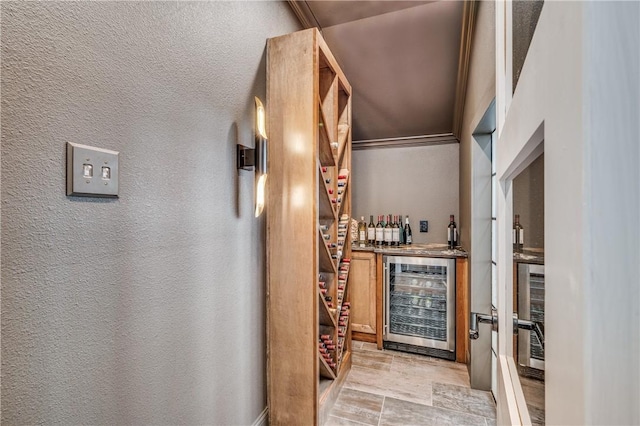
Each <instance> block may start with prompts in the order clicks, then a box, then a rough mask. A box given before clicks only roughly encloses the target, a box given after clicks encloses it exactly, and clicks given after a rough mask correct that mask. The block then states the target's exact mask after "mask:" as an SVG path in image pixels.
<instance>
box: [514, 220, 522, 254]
mask: <svg viewBox="0 0 640 426" xmlns="http://www.w3.org/2000/svg"><path fill="white" fill-rule="evenodd" d="M511 239H512V240H513V251H514V253H522V248H523V247H524V228H523V227H522V225H520V215H519V214H517V215H516V218H515V221H514V223H513V231H512V233H511Z"/></svg>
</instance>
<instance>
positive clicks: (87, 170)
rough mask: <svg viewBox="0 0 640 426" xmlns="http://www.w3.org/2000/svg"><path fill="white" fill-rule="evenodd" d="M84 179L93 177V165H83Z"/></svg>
mask: <svg viewBox="0 0 640 426" xmlns="http://www.w3.org/2000/svg"><path fill="white" fill-rule="evenodd" d="M82 177H84V178H92V177H93V165H91V164H83V165H82Z"/></svg>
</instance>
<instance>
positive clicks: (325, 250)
mask: <svg viewBox="0 0 640 426" xmlns="http://www.w3.org/2000/svg"><path fill="white" fill-rule="evenodd" d="M318 238H319V240H318V241H319V242H318V267H319V269H320V272H329V273H332V274H335V273H336V272H337V269H336V264H335V263H334V262H333V259H331V253H330V252H329V247H327V242H326V240H325V239H324V238H323V237H322V231H320V228H318Z"/></svg>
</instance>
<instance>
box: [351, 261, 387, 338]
mask: <svg viewBox="0 0 640 426" xmlns="http://www.w3.org/2000/svg"><path fill="white" fill-rule="evenodd" d="M349 275H350V283H349V285H350V286H351V300H352V314H351V322H352V324H353V325H352V327H353V339H354V340H362V341H365V342H372V343H376V335H377V333H378V331H377V330H378V324H379V320H378V316H380V317H381V311H382V309H381V304H382V294H378V293H381V292H379V291H378V290H381V289H379V288H378V285H377V272H376V254H375V253H373V252H366V251H354V252H352V254H351V271H350V273H349ZM378 305H380V307H378ZM380 319H381V318H380Z"/></svg>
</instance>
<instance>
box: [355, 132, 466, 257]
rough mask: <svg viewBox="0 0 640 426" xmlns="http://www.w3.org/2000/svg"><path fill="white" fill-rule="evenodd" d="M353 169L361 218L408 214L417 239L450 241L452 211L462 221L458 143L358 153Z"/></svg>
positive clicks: (357, 215) (444, 242)
mask: <svg viewBox="0 0 640 426" xmlns="http://www.w3.org/2000/svg"><path fill="white" fill-rule="evenodd" d="M351 167H352V168H353V172H352V174H351V181H352V183H353V192H352V194H351V201H352V203H353V209H352V212H353V216H354V217H355V218H356V219H358V220H360V216H364V217H365V219H366V221H367V223H369V215H373V219H374V221H375V220H376V217H377V215H379V214H384V215H388V214H392V215H395V214H402V215H403V216H406V215H409V220H410V224H411V231H412V234H413V242H414V243H442V244H446V242H447V225H448V224H449V215H450V214H453V215H455V216H456V221H457V220H458V187H459V185H458V167H459V166H458V144H447V145H436V146H421V147H406V148H379V149H367V150H362V151H354V152H353V157H352V164H351ZM421 219H424V220H427V221H429V232H427V233H421V232H420V220H421ZM462 244H463V245H464V244H465V242H464V241H462Z"/></svg>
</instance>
